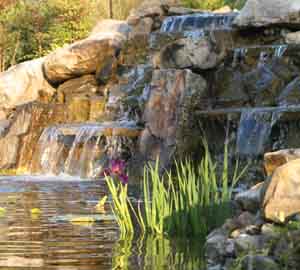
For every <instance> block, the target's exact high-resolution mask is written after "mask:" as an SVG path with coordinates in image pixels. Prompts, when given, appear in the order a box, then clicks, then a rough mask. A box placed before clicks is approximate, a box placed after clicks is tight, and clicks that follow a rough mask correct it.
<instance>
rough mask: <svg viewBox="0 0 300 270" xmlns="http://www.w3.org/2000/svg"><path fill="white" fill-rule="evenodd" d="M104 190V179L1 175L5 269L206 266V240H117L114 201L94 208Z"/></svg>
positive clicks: (0, 259)
mask: <svg viewBox="0 0 300 270" xmlns="http://www.w3.org/2000/svg"><path fill="white" fill-rule="evenodd" d="M26 180H27V181H26ZM48 180H49V179H48ZM105 193H106V191H105V187H104V185H103V182H102V181H67V182H64V181H55V180H53V179H51V181H28V179H26V178H23V179H22V178H18V179H16V178H13V179H6V178H0V207H1V209H2V208H3V209H5V211H4V214H3V215H2V217H1V216H0V269H32V268H34V269H63V270H69V269H70V270H73V269H74V270H75V269H76V270H94V269H97V270H100V269H101V270H106V269H124V270H127V269H128V270H135V269H145V270H148V269H149V270H150V269H156V270H159V269H188V270H189V269H191V270H192V269H197V270H201V269H204V268H203V265H202V261H201V259H200V258H201V254H202V253H201V241H195V242H196V243H190V242H188V241H186V240H185V241H184V240H172V241H171V240H169V239H166V238H153V237H147V238H141V239H126V240H118V229H117V225H116V223H115V221H114V219H112V218H111V217H112V216H111V211H110V206H109V203H108V204H107V205H106V206H105V214H103V213H101V214H99V213H98V212H97V210H96V207H95V206H96V205H97V203H98V201H99V199H100V198H101V197H103V196H104V195H105ZM33 209H39V210H40V212H38V215H33V213H35V210H34V211H32V210H33ZM74 217H76V219H78V218H80V217H84V218H86V217H89V219H87V221H86V222H71V221H72V219H73V220H74Z"/></svg>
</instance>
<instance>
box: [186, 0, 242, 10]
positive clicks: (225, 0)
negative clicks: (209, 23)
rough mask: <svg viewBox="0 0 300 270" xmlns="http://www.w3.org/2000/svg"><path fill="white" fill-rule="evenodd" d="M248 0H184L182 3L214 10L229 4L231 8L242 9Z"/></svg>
mask: <svg viewBox="0 0 300 270" xmlns="http://www.w3.org/2000/svg"><path fill="white" fill-rule="evenodd" d="M245 2H246V0H182V3H183V4H184V5H185V6H187V7H190V8H199V9H204V10H214V9H218V8H221V7H223V6H225V5H229V6H230V7H231V8H236V9H241V8H242V7H243V6H244V4H245Z"/></svg>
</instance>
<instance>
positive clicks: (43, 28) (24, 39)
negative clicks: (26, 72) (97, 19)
mask: <svg viewBox="0 0 300 270" xmlns="http://www.w3.org/2000/svg"><path fill="white" fill-rule="evenodd" d="M92 2H94V1H81V0H36V1H29V0H23V1H18V2H17V3H16V4H15V5H12V6H9V7H8V8H6V9H4V10H3V11H2V12H1V15H0V32H1V36H2V37H1V41H0V48H1V49H2V57H1V56H0V57H1V58H2V69H5V68H7V67H9V66H10V65H13V64H15V63H19V62H22V61H25V60H30V59H33V58H36V57H41V56H44V55H45V54H47V53H48V52H49V51H52V50H53V49H55V48H57V47H60V46H63V45H64V44H66V43H70V42H73V41H75V40H77V39H80V38H82V37H84V36H86V34H87V33H88V31H89V29H90V28H91V22H92V19H91V16H90V15H89V7H91V6H92ZM4 52H5V54H4Z"/></svg>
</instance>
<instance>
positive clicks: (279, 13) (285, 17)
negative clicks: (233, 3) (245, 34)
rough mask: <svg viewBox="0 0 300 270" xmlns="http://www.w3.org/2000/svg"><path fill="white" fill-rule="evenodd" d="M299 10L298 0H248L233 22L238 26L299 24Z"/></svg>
mask: <svg viewBox="0 0 300 270" xmlns="http://www.w3.org/2000/svg"><path fill="white" fill-rule="evenodd" d="M299 12H300V3H299V1H298V0H248V1H247V2H246V4H245V6H244V8H243V9H242V11H241V13H240V14H239V16H238V17H237V18H236V19H235V21H234V24H235V25H236V26H238V27H262V26H270V25H274V24H277V25H278V24H280V25H289V26H293V25H294V26H300V18H299Z"/></svg>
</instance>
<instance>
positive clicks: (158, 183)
mask: <svg viewBox="0 0 300 270" xmlns="http://www.w3.org/2000/svg"><path fill="white" fill-rule="evenodd" d="M203 144H204V150H205V151H204V157H203V159H202V160H201V162H200V164H199V165H198V166H194V165H193V164H192V162H191V161H189V160H186V161H183V162H180V163H176V170H175V173H174V174H172V172H167V173H166V174H165V175H163V176H161V175H160V173H159V161H157V162H156V165H155V166H154V167H153V166H150V165H149V166H147V167H146V168H145V169H144V180H143V195H144V197H143V199H144V201H143V204H142V207H141V204H139V205H138V210H137V211H136V210H135V209H134V208H133V207H132V204H131V202H130V200H129V199H128V197H127V185H125V186H122V184H118V187H117V188H116V186H115V184H114V181H113V179H112V178H106V181H107V184H108V187H109V190H110V192H111V194H112V198H113V211H114V213H115V215H116V218H117V222H118V224H119V226H120V230H121V235H122V236H125V235H126V233H127V232H128V233H130V234H132V233H133V226H132V224H133V216H135V218H136V220H137V221H138V223H139V225H140V229H141V231H142V232H143V233H145V232H149V233H151V234H154V235H164V234H166V235H177V236H178V235H180V236H194V235H198V236H206V235H207V233H208V232H209V231H211V230H212V229H214V228H216V227H217V226H220V225H221V224H223V223H224V221H225V219H226V218H228V217H229V215H230V210H231V208H230V206H229V203H230V200H231V196H232V190H233V188H234V186H235V185H236V183H237V182H238V180H239V179H240V178H241V177H242V176H243V175H244V173H245V172H246V169H247V168H246V167H245V168H244V169H243V170H241V171H239V165H238V162H237V163H236V166H235V169H234V173H233V177H232V179H229V168H228V150H227V144H225V152H224V161H223V167H222V176H221V178H218V175H217V167H218V166H217V163H216V162H213V160H212V157H211V155H210V152H209V149H208V145H207V143H206V141H204V143H203ZM218 179H220V180H221V181H219V180H218ZM130 208H131V211H132V213H133V215H130V211H129V209H130Z"/></svg>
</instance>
